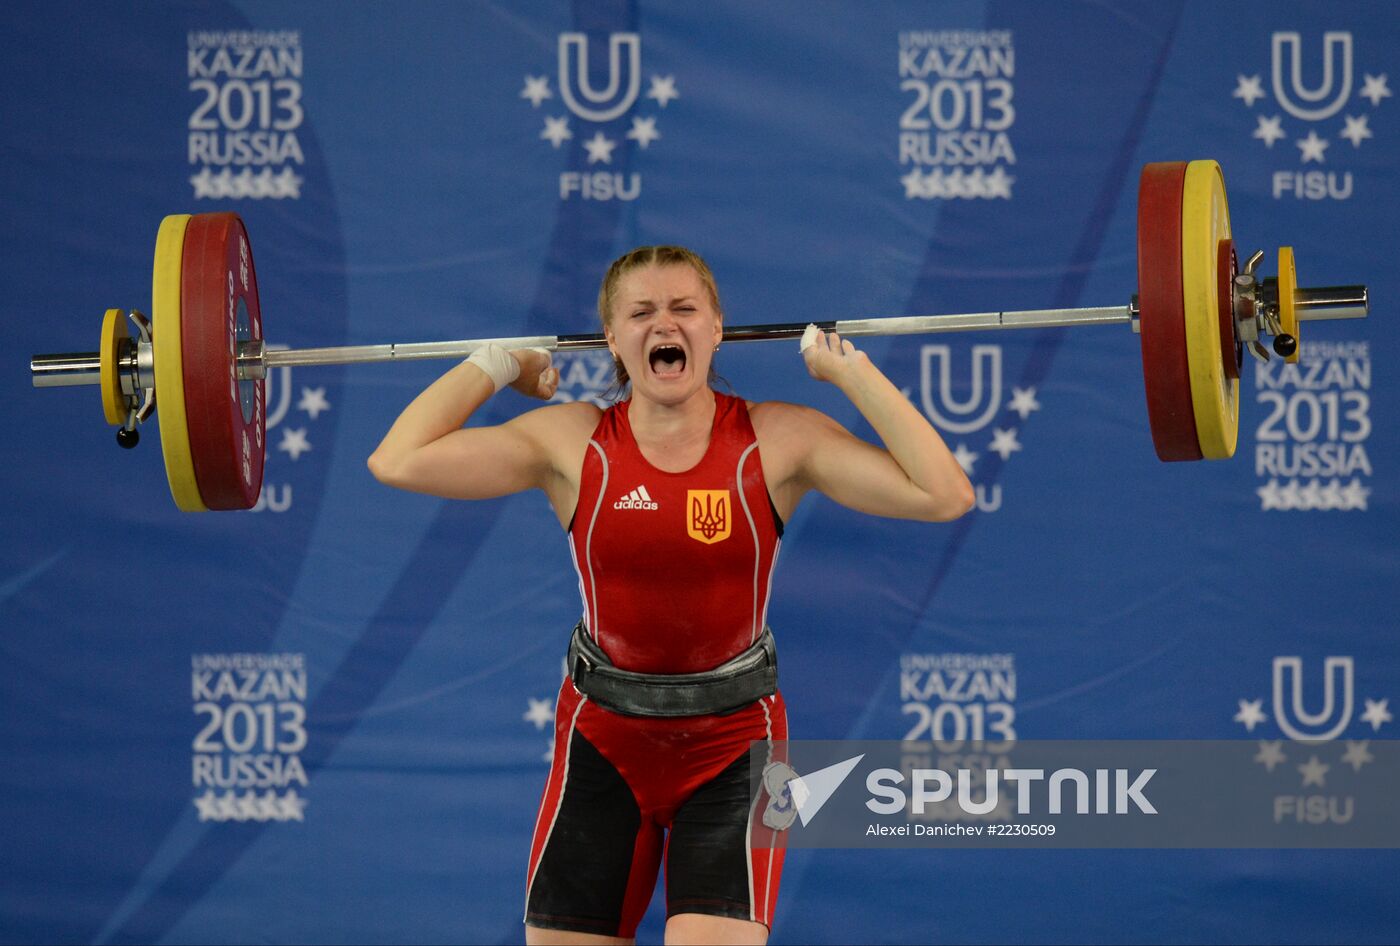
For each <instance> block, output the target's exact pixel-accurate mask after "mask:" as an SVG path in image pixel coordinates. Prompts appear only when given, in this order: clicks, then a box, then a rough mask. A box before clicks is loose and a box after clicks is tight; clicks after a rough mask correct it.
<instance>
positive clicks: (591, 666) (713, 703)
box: [569, 621, 778, 716]
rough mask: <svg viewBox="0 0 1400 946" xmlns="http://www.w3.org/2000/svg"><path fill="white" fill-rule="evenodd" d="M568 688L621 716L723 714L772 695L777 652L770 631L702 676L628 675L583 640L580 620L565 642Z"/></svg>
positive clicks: (585, 636)
mask: <svg viewBox="0 0 1400 946" xmlns="http://www.w3.org/2000/svg"><path fill="white" fill-rule="evenodd" d="M569 678H570V679H571V680H573V681H574V687H575V688H576V689H577V690H578V691H579V692H580V693H582V694H583V695H584V696H586V697H588V698H589V699H590V700H592V701H593V702H595V703H597V704H598V705H599V706H602V707H604V708H606V709H610V710H612V711H613V712H614V713H621V714H623V715H624V716H723V715H726V714H728V713H733V712H734V711H736V710H739V709H742V708H743V707H745V706H747V705H748V704H750V703H752V702H754V701H755V700H760V699H762V698H763V697H765V696H771V695H773V694H774V693H776V692H778V649H777V647H776V646H774V644H773V632H772V631H770V630H769V629H768V628H766V627H765V628H764V629H763V634H762V635H761V636H760V637H759V638H758V641H757V642H756V643H754V645H753V646H752V647H750V648H749V649H748V650H746V651H744V652H743V653H742V654H740V655H739V656H737V657H735V658H733V659H732V660H728V661H726V662H724V663H722V664H720V665H719V666H718V667H716V668H715V669H713V670H706V671H704V672H703V673H633V672H632V671H630V670H620V669H618V668H617V667H614V666H613V664H612V661H610V660H609V659H608V655H607V654H605V653H603V650H602V648H600V647H599V646H598V645H597V644H596V643H594V641H593V639H592V638H591V637H589V636H588V631H586V630H585V629H584V626H583V622H582V621H579V622H578V624H577V625H576V626H575V627H574V636H573V638H572V639H571V640H570V641H569Z"/></svg>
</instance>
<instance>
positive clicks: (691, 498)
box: [685, 489, 729, 545]
mask: <svg viewBox="0 0 1400 946" xmlns="http://www.w3.org/2000/svg"><path fill="white" fill-rule="evenodd" d="M685 505H686V509H687V511H688V518H687V520H686V524H685V531H686V535H689V536H690V537H691V538H692V539H695V540H696V541H697V542H704V543H705V544H706V545H714V544H715V543H716V542H723V541H724V540H725V539H727V538H729V490H727V489H691V490H686V494H685Z"/></svg>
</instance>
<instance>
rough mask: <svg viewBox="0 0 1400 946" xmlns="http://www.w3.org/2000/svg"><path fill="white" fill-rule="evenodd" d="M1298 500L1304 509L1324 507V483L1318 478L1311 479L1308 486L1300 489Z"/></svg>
mask: <svg viewBox="0 0 1400 946" xmlns="http://www.w3.org/2000/svg"><path fill="white" fill-rule="evenodd" d="M1298 501H1299V504H1300V505H1301V506H1302V508H1304V509H1321V508H1323V507H1322V485H1321V484H1320V483H1318V481H1317V480H1309V481H1308V484H1307V485H1306V486H1304V487H1303V488H1302V489H1300V490H1298Z"/></svg>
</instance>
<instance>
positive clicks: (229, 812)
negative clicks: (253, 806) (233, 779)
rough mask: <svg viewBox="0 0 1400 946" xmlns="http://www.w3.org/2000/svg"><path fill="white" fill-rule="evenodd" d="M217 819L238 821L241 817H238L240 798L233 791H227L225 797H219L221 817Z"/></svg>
mask: <svg viewBox="0 0 1400 946" xmlns="http://www.w3.org/2000/svg"><path fill="white" fill-rule="evenodd" d="M217 820H219V821H237V820H239V818H238V799H237V798H236V797H235V796H234V794H233V792H225V793H224V795H223V797H222V798H220V799H219V817H218V819H217Z"/></svg>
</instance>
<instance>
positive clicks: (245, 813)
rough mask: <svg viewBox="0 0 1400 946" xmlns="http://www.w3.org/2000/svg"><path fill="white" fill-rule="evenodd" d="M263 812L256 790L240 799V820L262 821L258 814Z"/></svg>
mask: <svg viewBox="0 0 1400 946" xmlns="http://www.w3.org/2000/svg"><path fill="white" fill-rule="evenodd" d="M260 814H262V806H261V805H259V804H258V796H257V793H256V792H249V793H248V794H246V795H242V796H240V797H239V799H238V820H239V821H261V820H262V819H261V818H259V817H258V816H259V815H260Z"/></svg>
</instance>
